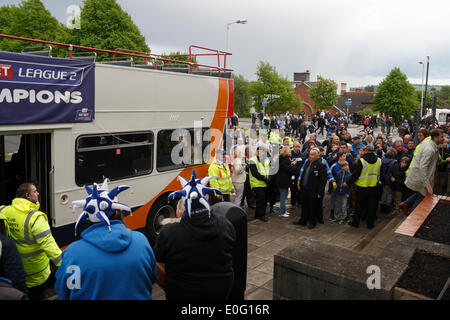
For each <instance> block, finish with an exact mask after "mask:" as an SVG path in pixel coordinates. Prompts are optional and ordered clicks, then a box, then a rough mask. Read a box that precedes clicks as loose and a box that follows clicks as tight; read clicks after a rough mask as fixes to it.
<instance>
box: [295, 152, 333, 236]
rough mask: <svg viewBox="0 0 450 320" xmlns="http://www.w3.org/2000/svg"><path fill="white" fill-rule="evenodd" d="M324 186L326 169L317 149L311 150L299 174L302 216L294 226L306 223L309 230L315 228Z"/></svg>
mask: <svg viewBox="0 0 450 320" xmlns="http://www.w3.org/2000/svg"><path fill="white" fill-rule="evenodd" d="M326 184H327V169H326V168H325V165H324V164H323V163H322V161H321V160H320V151H319V149H317V148H313V149H311V151H310V152H309V159H308V161H306V162H305V165H304V166H303V168H302V172H301V173H300V178H299V182H298V189H299V190H300V192H301V202H302V215H301V218H300V220H299V221H296V222H294V224H295V225H303V226H305V225H306V223H308V228H309V229H312V228H314V227H315V226H316V222H317V214H318V213H319V212H320V210H321V208H320V206H321V203H322V202H321V198H323V195H324V193H325V185H326Z"/></svg>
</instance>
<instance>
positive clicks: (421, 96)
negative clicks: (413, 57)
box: [419, 61, 425, 119]
mask: <svg viewBox="0 0 450 320" xmlns="http://www.w3.org/2000/svg"><path fill="white" fill-rule="evenodd" d="M419 64H421V65H422V89H421V90H422V93H421V95H420V119H422V112H423V111H422V110H423V74H424V71H425V65H424V64H423V62H422V61H419Z"/></svg>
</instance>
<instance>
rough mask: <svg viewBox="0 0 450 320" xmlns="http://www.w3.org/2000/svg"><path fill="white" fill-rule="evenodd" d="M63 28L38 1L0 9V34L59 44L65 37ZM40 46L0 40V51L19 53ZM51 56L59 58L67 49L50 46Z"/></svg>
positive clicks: (32, 0)
mask: <svg viewBox="0 0 450 320" xmlns="http://www.w3.org/2000/svg"><path fill="white" fill-rule="evenodd" d="M64 29H65V26H64V25H63V24H62V23H60V22H58V20H57V19H56V18H55V17H53V16H52V15H51V14H50V12H49V11H48V10H47V9H46V8H45V6H44V5H43V3H42V2H41V1H40V0H26V1H22V2H21V3H20V4H19V5H18V6H14V5H11V6H7V5H6V6H2V7H0V33H2V34H8V35H14V36H19V37H25V38H33V39H39V40H47V41H54V42H59V41H61V40H63V36H64V35H65V30H64ZM35 46H42V44H39V43H35V42H25V41H20V40H11V39H5V38H1V39H0V49H1V50H4V51H13V52H20V51H22V49H23V48H25V47H35ZM52 49H53V51H52V55H53V56H61V55H63V54H64V52H67V49H64V48H61V47H55V46H52Z"/></svg>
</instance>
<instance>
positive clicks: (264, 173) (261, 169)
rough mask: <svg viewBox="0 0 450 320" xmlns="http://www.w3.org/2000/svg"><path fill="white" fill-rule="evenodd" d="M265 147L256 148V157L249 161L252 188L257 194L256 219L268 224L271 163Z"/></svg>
mask: <svg viewBox="0 0 450 320" xmlns="http://www.w3.org/2000/svg"><path fill="white" fill-rule="evenodd" d="M267 151H268V150H266V149H265V148H264V147H263V146H261V147H257V148H256V156H254V157H252V158H250V160H249V173H248V176H249V179H250V187H251V188H252V190H253V192H254V193H255V198H256V209H255V219H259V220H261V221H264V222H267V221H268V219H267V218H266V206H267V185H268V184H269V172H270V161H269V159H268V157H267Z"/></svg>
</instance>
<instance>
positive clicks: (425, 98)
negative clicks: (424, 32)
mask: <svg viewBox="0 0 450 320" xmlns="http://www.w3.org/2000/svg"><path fill="white" fill-rule="evenodd" d="M429 68H430V56H427V76H426V80H425V95H424V103H423V104H424V105H425V106H426V104H427V88H428V69H429Z"/></svg>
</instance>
